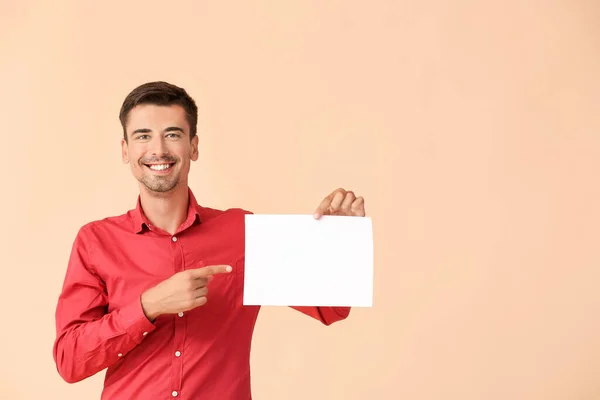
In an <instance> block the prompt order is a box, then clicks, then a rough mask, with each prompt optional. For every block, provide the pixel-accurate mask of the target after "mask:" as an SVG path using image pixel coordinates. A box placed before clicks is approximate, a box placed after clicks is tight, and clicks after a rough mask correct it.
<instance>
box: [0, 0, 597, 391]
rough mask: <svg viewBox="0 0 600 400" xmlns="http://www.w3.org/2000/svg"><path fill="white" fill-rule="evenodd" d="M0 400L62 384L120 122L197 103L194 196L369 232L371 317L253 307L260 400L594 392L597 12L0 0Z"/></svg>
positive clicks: (361, 312) (116, 182)
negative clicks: (62, 341) (128, 109)
mask: <svg viewBox="0 0 600 400" xmlns="http://www.w3.org/2000/svg"><path fill="white" fill-rule="evenodd" d="M0 4H1V11H0V15H1V17H0V50H1V53H0V54H1V57H2V58H1V62H0V83H1V89H2V90H1V96H0V113H1V114H0V121H1V132H2V146H3V147H2V150H3V151H2V155H3V157H2V164H3V173H2V175H1V178H0V182H1V187H2V189H1V190H2V195H1V196H0V199H1V201H2V221H3V222H4V229H2V230H1V231H0V232H1V235H2V237H1V241H0V246H2V247H1V251H2V257H1V263H2V273H3V279H2V280H1V281H0V304H1V305H2V314H1V315H2V318H1V324H2V326H1V329H0V335H1V341H0V355H1V356H0V358H1V362H0V398H2V399H13V400H15V399H33V400H39V399H61V400H69V399H84V398H85V399H92V398H98V397H99V393H100V389H101V384H102V377H103V374H99V375H97V376H95V377H94V378H92V379H89V380H87V381H85V382H82V383H78V384H75V385H68V384H66V383H63V382H62V381H61V380H60V378H59V376H58V374H57V373H56V372H55V367H54V364H53V360H52V343H53V340H54V307H55V303H56V297H57V296H58V293H59V291H60V287H61V284H62V279H63V275H64V272H65V268H66V263H67V258H68V255H69V251H70V246H71V243H72V240H73V239H74V236H75V234H76V231H77V229H78V228H79V227H80V226H81V225H82V224H84V223H86V222H88V221H90V220H92V219H97V218H103V217H105V216H107V215H114V214H120V213H122V212H124V211H125V210H127V209H129V208H130V207H133V206H134V202H135V196H136V194H137V186H136V183H135V181H134V180H133V178H132V177H131V175H130V173H129V170H128V168H127V167H126V166H124V165H122V164H121V161H120V153H119V138H120V135H121V131H120V127H119V123H118V119H117V115H118V111H119V107H120V104H121V101H122V100H123V98H124V96H125V95H126V94H127V93H128V92H129V91H130V90H131V89H133V87H135V86H137V85H138V84H140V83H143V82H145V81H148V80H158V79H160V80H167V81H170V82H172V83H175V84H179V85H182V86H184V87H186V88H187V89H188V90H189V91H190V93H191V94H192V95H193V96H194V97H195V98H196V100H197V102H198V105H199V108H200V122H199V135H200V152H201V153H200V160H199V162H197V163H196V164H195V165H194V166H193V170H192V176H191V185H192V188H193V189H194V191H195V192H196V194H197V196H198V198H199V201H200V202H201V203H202V204H205V205H210V206H214V207H230V206H241V207H245V208H248V209H251V210H253V211H254V212H257V213H261V212H274V213H278V212H292V213H296V212H298V213H304V212H312V210H313V208H314V207H315V206H316V205H317V204H318V202H319V201H320V200H321V198H322V197H323V196H324V195H326V194H327V193H329V192H330V191H331V190H333V189H335V188H336V187H338V186H343V187H345V188H351V189H354V190H356V191H357V192H358V193H359V194H361V195H363V196H365V198H366V202H367V203H366V204H367V212H368V214H369V215H370V216H372V217H373V219H374V229H375V251H376V260H375V261H376V276H375V306H374V307H373V308H372V309H356V310H354V311H353V312H352V314H351V318H350V319H349V320H347V321H346V322H343V323H340V324H336V325H334V326H331V327H329V328H326V327H323V326H320V325H319V324H318V323H315V322H313V321H311V320H310V319H308V318H307V317H305V316H303V315H301V314H300V313H297V312H294V311H292V310H290V309H285V308H282V309H279V308H268V309H264V310H263V312H262V314H261V316H260V317H259V321H258V325H257V328H256V334H255V340H254V347H253V356H252V364H253V371H252V373H253V389H254V395H255V398H256V399H261V400H262V399H267V400H268V399H273V400H280V399H286V400H295V399H344V400H356V399H411V400H430V399H436V400H438V399H444V400H446V399H451V400H454V399H456V400H458V399H460V400H482V399H486V400H507V399H511V400H512V399H515V400H516V399H518V400H521V399H523V400H541V399H544V400H546V399H548V400H550V399H569V400H573V399H577V400H579V399H581V400H583V399H585V400H591V399H600V383H599V382H600V380H599V379H600V293H598V292H596V289H597V286H598V282H599V280H600V251H599V250H598V249H599V247H598V239H599V233H600V232H599V230H600V228H599V227H600V206H599V202H600V185H599V181H598V177H599V176H600V173H599V171H600V132H599V128H600V111H599V110H600V78H599V71H600V28H599V26H600V3H598V2H597V1H596V0H588V1H585V0H581V1H573V0H549V1H541V0H540V1H519V0H511V1H503V2H502V1H467V0H462V1H446V0H428V1H408V0H388V1H383V0H379V1H370V2H364V1H347V0H346V1H342V0H336V1H271V2H267V1H238V2H230V1H225V2H223V1H219V2H217V1H210V2H209V1H201V2H198V1H194V2H193V1H187V2H180V1H172V2H166V3H165V2H155V3H149V2H148V1H125V2H116V1H109V2H102V3H98V2H94V3H93V5H91V3H89V2H82V1H75V0H73V1H41V0H40V1H20V0H8V1H7V0H2V1H1V3H0Z"/></svg>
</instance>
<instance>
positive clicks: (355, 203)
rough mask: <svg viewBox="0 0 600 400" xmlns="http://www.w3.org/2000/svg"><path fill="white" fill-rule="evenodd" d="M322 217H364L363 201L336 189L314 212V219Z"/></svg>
mask: <svg viewBox="0 0 600 400" xmlns="http://www.w3.org/2000/svg"><path fill="white" fill-rule="evenodd" d="M323 215H343V216H349V217H364V216H365V200H364V199H363V198H362V197H360V196H358V197H356V195H355V194H354V192H352V191H346V190H344V189H337V190H335V191H333V192H332V193H331V194H330V195H329V196H327V197H325V198H324V199H323V201H322V202H321V204H320V205H319V207H317V209H316V210H315V214H314V216H315V219H319V218H321V217H322V216H323Z"/></svg>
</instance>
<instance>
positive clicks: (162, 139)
mask: <svg viewBox="0 0 600 400" xmlns="http://www.w3.org/2000/svg"><path fill="white" fill-rule="evenodd" d="M126 132H127V139H128V140H127V142H126V141H125V140H124V139H123V140H122V141H121V146H122V153H123V162H125V163H129V165H130V166H131V172H132V173H133V176H135V178H136V179H137V180H138V181H139V182H140V184H142V185H143V186H144V187H145V188H146V189H148V190H149V191H150V192H153V193H155V194H156V193H168V192H170V191H172V190H173V189H175V188H176V187H177V185H185V186H186V187H187V176H188V173H189V171H190V163H191V161H196V160H197V159H198V137H197V136H195V137H194V139H192V140H191V141H190V127H189V124H188V122H187V119H186V116H185V111H184V109H183V107H181V106H177V105H173V106H156V105H152V104H144V105H139V106H136V107H135V108H133V109H132V110H131V111H130V112H129V115H128V119H127V126H126Z"/></svg>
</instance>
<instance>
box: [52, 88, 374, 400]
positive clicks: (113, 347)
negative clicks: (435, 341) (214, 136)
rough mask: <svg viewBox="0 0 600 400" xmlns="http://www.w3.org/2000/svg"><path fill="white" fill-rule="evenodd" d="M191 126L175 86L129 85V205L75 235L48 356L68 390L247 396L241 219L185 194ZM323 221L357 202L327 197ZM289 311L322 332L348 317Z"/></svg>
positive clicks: (131, 395) (355, 211)
mask: <svg viewBox="0 0 600 400" xmlns="http://www.w3.org/2000/svg"><path fill="white" fill-rule="evenodd" d="M197 119H198V111H197V107H196V105H195V102H194V100H193V99H192V98H191V97H190V96H189V95H188V94H187V93H186V91H185V90H184V89H182V88H179V87H177V86H174V85H171V84H168V83H165V82H151V83H147V84H144V85H141V86H139V87H138V88H136V89H134V90H133V91H132V92H131V93H130V94H129V95H128V96H127V98H126V99H125V101H124V103H123V106H122V108H121V113H120V120H121V124H122V125H123V139H122V154H123V161H124V162H125V163H128V164H129V165H130V167H131V171H132V173H133V175H134V177H135V178H136V179H137V180H138V182H139V189H140V193H139V197H138V200H137V205H136V207H135V208H134V209H132V210H130V211H128V212H127V213H125V214H123V215H120V216H115V217H109V218H105V219H103V220H99V221H94V222H90V223H88V224H86V225H84V226H83V227H82V228H81V229H80V231H79V232H78V234H77V236H76V238H75V241H74V244H73V248H72V253H71V257H70V259H69V263H68V268H67V272H66V277H65V281H64V286H63V289H62V293H61V294H60V297H59V300H58V305H57V309H56V329H57V336H56V341H55V344H54V349H53V350H54V359H55V362H56V365H57V369H58V372H59V374H60V375H61V376H62V378H63V379H64V380H65V381H67V382H70V383H74V382H78V381H81V380H83V379H85V378H87V377H89V376H91V375H94V374H96V373H97V372H99V371H102V370H104V369H107V372H106V377H105V382H104V390H103V392H102V399H111V400H115V399H123V400H125V399H127V400H132V399H144V400H146V399H165V398H178V399H204V400H229V399H232V400H246V399H251V393H250V344H251V338H252V332H253V329H254V324H255V322H256V318H257V316H258V312H259V307H246V306H242V291H243V281H244V215H245V214H247V213H248V211H245V210H241V209H230V210H224V211H221V210H216V209H212V208H208V207H203V206H201V205H199V204H198V202H197V201H196V199H195V197H194V195H193V193H192V191H191V189H190V188H189V187H188V173H189V171H190V164H191V162H192V161H195V160H196V159H197V158H198V137H197V136H196V125H197ZM328 214H329V215H353V216H364V215H365V210H364V201H363V199H362V198H361V197H355V195H354V194H353V193H352V192H350V191H348V192H347V191H345V190H343V189H338V190H336V191H334V192H333V193H331V194H330V195H328V196H327V197H326V198H325V199H324V200H323V201H322V202H321V204H320V205H319V206H318V207H317V209H316V211H315V218H320V216H322V215H328ZM293 308H295V309H296V310H298V311H300V312H302V313H304V314H306V315H308V316H310V317H313V318H315V319H317V320H319V321H320V322H322V323H323V324H325V325H329V324H332V323H334V322H336V321H339V320H342V319H345V318H346V317H347V316H348V314H349V312H350V309H349V308H344V307H293Z"/></svg>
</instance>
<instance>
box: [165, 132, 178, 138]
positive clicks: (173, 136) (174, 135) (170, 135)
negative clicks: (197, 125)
mask: <svg viewBox="0 0 600 400" xmlns="http://www.w3.org/2000/svg"><path fill="white" fill-rule="evenodd" d="M180 136H181V135H180V134H179V133H169V134H167V137H171V138H178V137H180Z"/></svg>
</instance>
